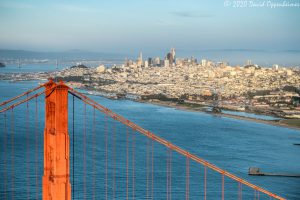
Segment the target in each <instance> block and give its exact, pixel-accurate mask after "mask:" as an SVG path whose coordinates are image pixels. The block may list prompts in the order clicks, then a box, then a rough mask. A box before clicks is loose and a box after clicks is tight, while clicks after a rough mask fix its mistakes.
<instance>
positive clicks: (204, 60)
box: [201, 59, 207, 67]
mask: <svg viewBox="0 0 300 200" xmlns="http://www.w3.org/2000/svg"><path fill="white" fill-rule="evenodd" d="M201 65H202V67H206V66H207V61H206V59H202V60H201Z"/></svg>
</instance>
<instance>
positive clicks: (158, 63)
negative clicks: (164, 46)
mask: <svg viewBox="0 0 300 200" xmlns="http://www.w3.org/2000/svg"><path fill="white" fill-rule="evenodd" d="M154 65H156V67H158V66H160V58H159V57H156V58H155V59H154Z"/></svg>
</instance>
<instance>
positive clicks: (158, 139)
mask: <svg viewBox="0 0 300 200" xmlns="http://www.w3.org/2000/svg"><path fill="white" fill-rule="evenodd" d="M69 92H71V93H75V94H76V95H78V96H80V98H81V100H82V101H84V102H85V103H86V104H89V105H91V106H96V108H97V109H98V110H100V111H101V112H103V113H105V114H107V115H108V116H110V117H111V118H114V119H115V120H118V121H119V122H121V123H123V124H125V125H127V126H129V127H131V128H132V129H133V130H135V131H137V132H139V133H141V134H143V135H145V136H147V137H149V138H152V139H153V140H155V141H156V142H158V143H160V144H162V145H164V146H168V145H170V147H171V148H172V149H173V150H174V151H176V152H178V153H179V154H181V155H184V156H189V158H190V159H192V160H194V161H196V162H197V163H200V164H202V165H204V166H206V167H209V168H210V169H212V170H214V171H216V172H219V173H222V174H224V175H225V176H227V177H229V178H231V179H233V180H236V181H238V182H241V183H242V184H245V185H247V186H248V187H250V188H253V189H255V190H258V191H260V192H263V193H265V194H267V195H269V196H272V197H274V198H276V199H280V200H283V199H284V198H282V197H280V196H278V195H276V194H273V193H271V192H269V191H267V190H265V189H263V188H261V187H258V186H256V185H254V184H251V183H250V182H248V181H246V180H243V179H241V178H239V177H237V176H235V175H233V174H231V173H229V172H227V171H225V170H223V169H221V168H218V167H217V166H215V165H213V164H211V163H209V162H207V161H205V160H203V159H201V158H200V157H198V156H196V155H193V154H190V153H189V152H188V151H185V150H183V149H181V148H180V147H178V146H176V145H173V144H171V143H169V142H168V141H167V140H164V139H163V138H161V137H159V136H157V135H155V134H153V133H151V132H149V131H147V130H145V129H143V128H142V127H140V126H138V125H136V124H135V123H133V122H131V121H129V120H127V119H125V118H124V117H122V116H121V115H118V114H116V113H114V112H113V111H111V110H110V109H108V108H106V107H104V106H102V105H100V104H99V103H97V102H95V101H94V100H92V99H90V98H88V97H87V96H85V95H83V94H81V93H79V92H77V91H76V90H74V89H72V88H69Z"/></svg>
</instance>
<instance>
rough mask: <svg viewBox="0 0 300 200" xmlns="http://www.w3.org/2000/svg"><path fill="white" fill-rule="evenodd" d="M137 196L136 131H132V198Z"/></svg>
mask: <svg viewBox="0 0 300 200" xmlns="http://www.w3.org/2000/svg"><path fill="white" fill-rule="evenodd" d="M134 197H135V133H134V131H133V132H132V199H134Z"/></svg>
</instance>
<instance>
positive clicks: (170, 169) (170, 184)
mask: <svg viewBox="0 0 300 200" xmlns="http://www.w3.org/2000/svg"><path fill="white" fill-rule="evenodd" d="M169 154H170V158H169V165H170V166H169V173H170V175H169V179H170V180H169V195H170V197H169V200H171V199H172V150H171V149H170V153H169Z"/></svg>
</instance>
